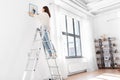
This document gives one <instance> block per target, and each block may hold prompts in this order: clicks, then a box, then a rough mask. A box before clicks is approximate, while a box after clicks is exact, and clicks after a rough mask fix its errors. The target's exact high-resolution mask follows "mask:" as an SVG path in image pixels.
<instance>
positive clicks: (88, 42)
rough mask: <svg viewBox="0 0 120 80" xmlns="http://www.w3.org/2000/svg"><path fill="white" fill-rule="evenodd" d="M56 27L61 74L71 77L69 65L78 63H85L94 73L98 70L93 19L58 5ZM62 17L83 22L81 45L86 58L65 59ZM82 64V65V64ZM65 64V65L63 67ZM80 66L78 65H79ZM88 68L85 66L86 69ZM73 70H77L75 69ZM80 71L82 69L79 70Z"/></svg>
mask: <svg viewBox="0 0 120 80" xmlns="http://www.w3.org/2000/svg"><path fill="white" fill-rule="evenodd" d="M55 11H56V14H57V15H56V26H57V42H58V55H59V59H60V60H59V64H61V65H60V67H61V68H62V70H61V73H62V76H63V77H64V78H66V77H67V75H69V69H68V67H69V66H68V65H69V63H77V64H79V65H81V66H83V63H84V62H85V64H86V63H87V64H86V65H87V71H94V70H96V69H97V66H96V59H95V49H94V42H93V40H94V39H93V33H92V25H93V22H92V17H90V16H87V15H86V14H84V13H82V12H81V11H78V10H77V9H74V8H73V7H70V6H68V5H65V4H61V5H60V3H58V5H56V9H55ZM62 15H68V16H71V17H74V18H76V19H78V20H80V22H81V27H80V29H81V30H80V31H81V39H82V40H81V44H82V54H83V57H84V58H77V59H65V54H66V52H67V51H66V49H64V37H63V35H62V30H64V27H65V26H64V21H63V20H64V18H62ZM81 63H82V64H81ZM62 64H63V65H62ZM77 66H78V65H77ZM85 67H86V66H84V68H85ZM73 70H76V69H74V68H73ZM78 70H80V69H78Z"/></svg>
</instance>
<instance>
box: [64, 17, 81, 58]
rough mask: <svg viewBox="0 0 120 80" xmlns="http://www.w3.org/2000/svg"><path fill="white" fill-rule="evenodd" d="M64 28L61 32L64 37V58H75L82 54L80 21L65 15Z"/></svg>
mask: <svg viewBox="0 0 120 80" xmlns="http://www.w3.org/2000/svg"><path fill="white" fill-rule="evenodd" d="M64 19H65V27H66V28H65V29H66V30H64V32H62V34H63V35H64V37H66V38H65V39H66V45H67V52H68V53H67V55H66V58H77V57H81V56H82V51H81V39H80V22H79V21H78V20H76V19H74V18H71V17H68V16H65V18H64Z"/></svg>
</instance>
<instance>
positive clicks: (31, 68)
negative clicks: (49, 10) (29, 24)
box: [22, 28, 63, 80]
mask: <svg viewBox="0 0 120 80" xmlns="http://www.w3.org/2000/svg"><path fill="white" fill-rule="evenodd" d="M41 33H42V32H41V30H40V29H39V28H37V29H36V33H35V36H34V41H33V45H34V43H35V42H39V41H40V42H42V43H44V41H43V40H42V39H41ZM38 34H39V37H40V39H39V40H36V38H37V36H38ZM50 43H51V40H50ZM51 44H52V43H51ZM53 48H54V47H53ZM43 49H44V52H45V56H46V61H47V64H48V68H49V71H50V75H51V77H50V78H49V79H47V80H63V79H62V77H61V75H60V73H59V68H58V65H57V62H56V58H52V57H50V58H48V54H47V52H46V49H45V46H44V45H43ZM40 51H41V48H40V47H39V48H37V49H34V48H32V49H31V52H30V53H28V62H27V65H26V68H25V71H24V76H23V79H22V80H33V77H34V73H35V71H36V67H37V64H38V60H39V53H40ZM27 72H30V73H31V75H29V76H30V77H29V78H26V75H27Z"/></svg>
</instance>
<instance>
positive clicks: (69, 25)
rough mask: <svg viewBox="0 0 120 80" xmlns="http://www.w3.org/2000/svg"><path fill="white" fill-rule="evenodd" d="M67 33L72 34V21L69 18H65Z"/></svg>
mask: <svg viewBox="0 0 120 80" xmlns="http://www.w3.org/2000/svg"><path fill="white" fill-rule="evenodd" d="M67 28H68V33H73V20H72V18H71V17H67Z"/></svg>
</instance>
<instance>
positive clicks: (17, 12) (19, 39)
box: [0, 0, 31, 80]
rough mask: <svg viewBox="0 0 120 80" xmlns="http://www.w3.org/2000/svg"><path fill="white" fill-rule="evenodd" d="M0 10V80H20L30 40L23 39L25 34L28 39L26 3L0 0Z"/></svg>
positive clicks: (29, 29) (21, 0)
mask: <svg viewBox="0 0 120 80" xmlns="http://www.w3.org/2000/svg"><path fill="white" fill-rule="evenodd" d="M0 10H1V13H0V80H21V79H22V75H23V70H24V67H25V63H26V55H27V54H26V53H27V49H28V44H29V42H30V41H31V40H30V41H28V40H26V41H25V40H24V39H23V36H25V35H26V34H27V35H28V38H26V39H30V36H29V35H30V34H29V32H30V31H31V23H28V22H29V17H28V14H27V12H28V3H27V1H25V0H11V1H9V0H1V1H0ZM26 31H27V33H26V34H25V35H24V32H26ZM23 45H25V46H23ZM24 48H26V49H24Z"/></svg>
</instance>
